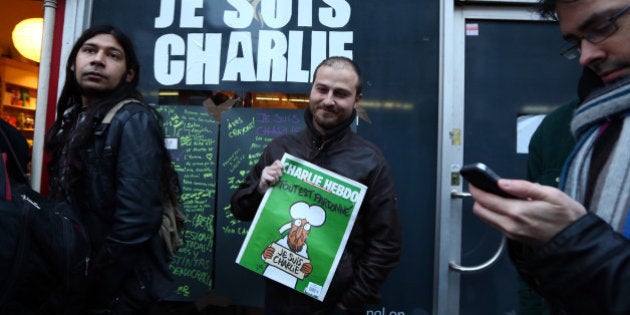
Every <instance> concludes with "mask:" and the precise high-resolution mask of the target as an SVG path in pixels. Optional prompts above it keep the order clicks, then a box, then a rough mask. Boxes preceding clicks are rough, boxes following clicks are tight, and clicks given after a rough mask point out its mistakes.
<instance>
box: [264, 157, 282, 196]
mask: <svg viewBox="0 0 630 315" xmlns="http://www.w3.org/2000/svg"><path fill="white" fill-rule="evenodd" d="M283 168H284V165H283V164H282V162H280V161H279V160H276V161H274V162H273V164H271V165H269V166H266V167H265V168H264V169H263V171H262V174H261V175H260V181H259V182H258V192H260V193H261V194H265V192H266V191H267V189H269V187H271V186H273V185H275V184H277V183H278V180H280V176H282V169H283Z"/></svg>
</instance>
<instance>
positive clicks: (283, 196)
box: [236, 153, 367, 301]
mask: <svg viewBox="0 0 630 315" xmlns="http://www.w3.org/2000/svg"><path fill="white" fill-rule="evenodd" d="M282 163H283V164H284V171H283V174H282V176H281V177H280V180H279V182H278V183H277V184H276V185H275V186H273V187H272V188H271V189H268V190H267V192H266V193H265V195H264V197H263V199H262V202H261V203H260V206H259V208H258V211H257V213H256V216H255V217H254V220H253V221H252V224H251V226H250V228H249V231H248V233H247V236H246V237H245V240H244V242H243V245H242V246H241V249H240V251H239V253H238V256H237V258H236V263H237V264H239V265H241V266H243V267H245V268H247V269H249V270H252V271H254V272H256V273H258V274H260V275H262V276H264V277H267V278H269V279H272V280H274V281H277V282H279V283H281V284H284V285H286V286H287V287H290V288H293V289H295V290H296V291H298V292H301V293H304V294H306V295H308V296H310V297H313V298H315V299H317V300H319V301H323V300H324V297H325V296H326V292H327V291H328V287H329V285H330V283H331V281H332V278H333V275H334V274H335V270H336V268H337V264H338V263H339V260H340V259H341V255H342V253H343V250H344V248H345V245H346V242H347V240H348V237H349V235H350V232H351V231H352V226H353V225H354V222H355V219H356V216H357V214H358V211H359V208H360V207H361V203H362V201H363V198H364V196H365V192H366V190H367V187H366V186H365V185H363V184H361V183H358V182H356V181H354V180H351V179H348V178H346V177H344V176H341V175H339V174H336V173H334V172H331V171H329V170H326V169H323V168H321V167H318V166H316V165H314V164H311V163H309V162H307V161H304V160H301V159H299V158H297V157H294V156H292V155H290V154H287V153H285V154H284V156H283V157H282Z"/></svg>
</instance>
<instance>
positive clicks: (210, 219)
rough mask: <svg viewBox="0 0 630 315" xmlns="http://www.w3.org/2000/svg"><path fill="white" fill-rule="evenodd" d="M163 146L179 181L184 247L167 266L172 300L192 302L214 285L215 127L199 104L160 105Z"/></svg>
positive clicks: (216, 142)
mask: <svg viewBox="0 0 630 315" xmlns="http://www.w3.org/2000/svg"><path fill="white" fill-rule="evenodd" d="M158 110H159V112H160V113H161V114H162V116H163V119H164V124H163V126H164V133H165V138H166V143H167V148H168V149H169V153H170V154H171V157H172V160H173V163H174V166H175V170H176V171H177V172H178V174H179V178H180V182H181V185H182V203H183V209H184V214H185V215H186V229H185V230H184V232H183V239H184V245H183V247H182V248H180V249H179V251H178V252H177V253H176V254H175V257H174V258H173V260H172V261H171V264H170V269H171V271H172V272H173V274H174V275H175V278H176V282H177V284H178V287H177V289H176V290H175V291H174V292H173V293H172V297H171V298H173V299H181V298H183V299H185V300H194V299H197V298H199V297H201V296H203V295H204V294H207V293H208V292H209V291H210V290H211V288H212V262H213V250H214V236H215V231H214V220H215V212H214V204H215V199H216V195H217V189H216V185H217V184H216V178H217V176H216V165H217V164H216V158H217V156H218V154H217V153H216V150H217V144H218V127H217V124H216V122H215V121H214V119H213V118H212V117H211V116H210V115H208V113H207V112H206V110H205V108H204V107H201V106H160V107H158Z"/></svg>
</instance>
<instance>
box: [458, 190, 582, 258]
mask: <svg viewBox="0 0 630 315" xmlns="http://www.w3.org/2000/svg"><path fill="white" fill-rule="evenodd" d="M499 187H500V188H501V189H503V190H505V191H506V192H507V193H510V194H512V195H514V196H517V197H520V198H522V199H506V198H501V197H499V196H496V195H493V194H490V193H487V192H484V191H482V190H480V189H478V188H476V187H475V186H473V185H469V189H470V193H471V194H472V196H473V198H475V205H474V206H473V212H474V213H475V215H477V216H478V217H479V218H480V219H481V220H483V221H485V222H486V223H488V224H489V225H491V226H493V227H495V228H496V229H498V230H499V231H501V233H503V234H504V235H505V236H506V237H508V238H510V239H512V240H516V241H519V242H523V243H525V244H528V245H534V246H539V245H542V244H544V243H546V242H547V241H549V240H550V239H551V238H552V237H553V236H555V235H556V234H557V233H558V232H560V231H561V230H562V229H564V228H565V227H567V226H568V225H569V224H571V223H572V222H574V221H575V220H577V219H578V218H580V217H581V216H583V215H585V214H586V209H584V206H582V205H581V204H579V203H578V202H576V201H575V200H573V199H571V198H570V197H569V196H567V195H566V194H565V193H563V192H562V191H560V190H558V189H556V188H553V187H551V186H542V185H539V184H534V183H531V182H528V181H524V180H508V179H501V180H499Z"/></svg>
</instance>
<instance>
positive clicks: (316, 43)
mask: <svg viewBox="0 0 630 315" xmlns="http://www.w3.org/2000/svg"><path fill="white" fill-rule="evenodd" d="M479 2H486V6H476V5H474V4H472V5H471V4H469V3H470V2H469V1H455V2H450V1H433V2H431V1H417V0H400V1H394V2H391V1H376V0H367V1H348V0H322V1H311V0H299V1H293V0H256V1H249V0H220V1H217V0H180V1H176V0H161V1H155V0H146V1H128V0H127V1H125V0H93V1H79V0H59V1H44V3H45V4H50V5H49V6H48V9H49V11H48V12H49V14H50V15H45V20H47V21H48V22H49V23H50V24H49V26H48V27H46V26H45V27H44V31H45V37H46V36H51V37H52V36H54V40H52V41H51V42H49V43H48V45H49V46H48V47H50V48H49V51H48V54H44V55H43V56H42V57H43V61H42V63H41V64H40V67H41V66H42V65H50V67H47V69H48V72H47V73H46V74H45V76H44V77H42V76H41V75H40V79H39V83H40V87H41V86H42V83H44V84H45V85H46V88H47V89H48V91H47V93H46V94H45V95H44V96H45V98H46V99H47V100H48V104H54V103H55V100H56V97H57V95H58V90H59V85H61V83H62V82H63V80H64V78H63V73H64V70H63V69H64V67H65V59H66V56H67V54H68V52H69V50H70V48H71V47H72V44H73V43H74V40H75V39H76V38H77V37H78V35H79V34H80V33H81V31H82V30H83V29H85V28H86V27H88V26H89V25H96V24H112V25H115V26H117V27H119V28H121V29H122V30H123V31H124V32H126V33H127V34H128V35H129V36H130V37H131V38H132V39H133V41H134V43H135V45H136V50H137V52H138V55H139V57H140V60H141V61H142V65H141V72H140V87H141V90H142V92H143V94H144V96H145V97H146V100H147V102H148V103H150V104H152V105H154V106H156V107H158V109H159V110H160V111H161V112H162V113H163V115H165V117H166V118H167V126H166V128H167V137H169V138H170V139H172V140H173V142H172V143H180V144H181V143H182V141H181V139H182V138H181V137H183V136H186V137H189V139H193V141H191V142H190V143H191V144H190V146H191V147H189V148H196V149H197V150H192V149H191V150H187V148H186V147H185V146H183V145H179V146H177V145H176V146H175V147H173V153H174V154H180V155H178V157H179V158H181V159H179V161H182V163H184V164H182V166H180V167H181V168H180V170H181V171H182V173H183V174H184V176H188V177H186V182H187V183H197V184H199V183H202V184H201V185H190V187H189V189H190V190H189V191H188V192H187V193H188V197H190V199H189V201H190V203H189V207H190V208H189V209H187V210H189V212H190V214H191V215H190V217H189V218H190V220H191V222H192V223H193V225H192V226H193V228H192V229H191V230H190V231H189V232H188V233H189V234H188V237H189V239H190V240H191V241H190V242H189V243H188V245H187V246H188V248H187V247H184V249H183V250H182V251H181V252H180V254H179V257H177V258H176V259H175V261H174V263H173V266H172V269H173V271H174V272H175V274H176V275H177V277H178V289H177V290H175V291H174V292H173V294H172V296H171V299H172V300H174V301H205V302H203V303H214V302H212V301H222V303H227V304H233V305H241V306H247V307H253V308H257V307H260V306H261V305H262V290H263V289H262V280H261V279H260V277H258V276H256V275H254V274H253V273H251V272H250V271H248V270H245V269H243V268H242V267H240V266H237V265H235V264H234V260H235V258H236V253H237V251H238V249H239V246H240V244H241V243H242V240H243V237H244V234H245V233H246V231H247V224H246V223H243V222H236V221H234V220H233V219H232V218H231V216H230V213H229V202H228V200H229V197H230V195H231V192H232V191H233V190H234V188H235V186H234V185H235V183H238V181H239V180H241V179H242V178H243V177H244V176H245V173H244V172H245V171H246V170H248V169H249V167H251V165H252V163H254V162H255V160H256V157H257V154H259V151H260V149H261V148H262V147H264V144H265V143H266V141H269V139H271V138H272V137H273V136H275V135H278V134H281V133H284V132H292V131H295V130H298V129H299V128H301V123H302V122H301V117H302V116H301V113H302V108H304V106H306V104H307V102H308V92H309V90H310V86H309V82H310V80H311V78H312V75H313V70H314V67H315V66H316V65H317V64H318V63H319V61H320V60H322V59H324V58H326V57H327V56H333V55H341V56H347V57H350V58H352V59H354V60H355V61H356V62H357V63H358V64H359V65H360V66H361V68H362V71H363V79H364V92H363V94H364V97H363V99H362V101H361V103H360V107H361V111H360V119H359V120H358V121H357V124H356V125H355V126H354V127H353V128H355V130H356V132H357V133H358V134H360V135H361V136H363V137H365V138H367V139H369V140H370V141H372V142H374V143H375V144H376V145H377V146H378V147H380V148H381V150H382V151H383V153H384V155H385V156H386V158H387V159H388V161H389V163H390V165H391V167H392V171H393V176H394V179H395V181H396V188H397V192H398V195H399V207H400V213H401V219H402V222H403V231H402V232H403V237H404V239H403V256H402V260H401V262H400V265H399V266H398V267H397V268H396V269H395V270H394V272H393V273H392V274H391V275H390V277H389V278H388V280H387V281H386V283H385V285H384V286H383V288H382V294H383V301H382V303H381V304H379V305H373V306H370V310H369V311H368V314H457V313H458V312H459V313H462V314H485V313H507V312H510V311H514V310H516V308H517V306H516V305H517V302H518V301H517V294H516V290H517V287H516V274H515V272H514V270H513V268H511V266H510V263H509V261H508V259H507V257H505V255H503V256H500V258H499V262H498V263H497V264H496V266H497V267H496V268H495V269H493V270H494V271H493V270H490V271H480V272H478V273H476V274H474V275H471V276H469V275H467V274H461V273H460V272H459V271H457V270H455V269H456V268H451V267H449V263H451V262H456V264H457V263H462V260H463V259H462V257H464V258H466V257H469V255H470V254H471V253H474V255H473V256H474V259H476V257H477V255H481V256H484V255H486V254H485V250H486V249H488V250H489V251H493V250H495V249H496V246H498V243H499V241H498V240H499V239H500V237H499V236H498V235H496V234H493V233H494V232H495V231H493V230H491V229H489V228H487V229H486V230H483V228H480V229H481V231H482V232H476V231H477V230H474V231H475V232H474V233H476V234H477V235H476V236H475V237H478V236H479V235H481V236H482V237H483V238H484V240H481V241H478V242H475V241H471V243H468V240H466V239H465V238H466V237H467V234H464V235H462V227H461V224H462V221H464V222H463V224H464V225H466V224H469V222H473V224H478V223H474V220H475V219H474V218H471V217H469V215H468V214H467V213H466V212H470V211H469V210H470V209H465V210H464V209H462V202H461V200H460V199H458V198H457V196H455V197H453V196H452V195H451V192H452V191H453V190H455V191H456V192H459V191H462V187H465V186H463V182H462V181H461V180H460V178H459V177H458V175H457V170H458V169H459V167H460V166H461V165H462V164H463V163H464V161H467V159H470V158H467V157H465V156H464V150H465V149H464V141H463V139H464V136H466V137H470V139H473V137H474V136H477V134H474V133H472V134H471V133H470V132H468V133H467V132H466V131H465V130H464V128H463V124H464V120H465V118H464V112H465V111H464V105H465V104H468V103H466V99H472V98H477V99H480V100H481V99H483V97H482V96H487V95H494V94H495V93H496V94H500V93H499V92H502V91H501V89H493V88H492V87H488V86H486V85H484V83H485V82H494V81H491V80H490V79H491V78H500V80H499V82H498V83H496V84H500V83H506V84H510V86H514V85H515V84H516V85H518V84H522V83H514V82H519V81H518V80H519V78H518V77H517V76H515V75H510V74H507V71H508V70H507V69H505V68H502V67H501V65H502V64H501V63H499V65H496V64H491V63H487V64H484V62H486V61H487V62H490V61H497V60H499V61H503V60H506V61H508V64H510V62H512V61H511V60H512V59H509V58H512V57H513V56H514V53H513V52H508V53H509V54H510V55H507V53H506V55H505V56H499V57H497V56H495V55H493V54H491V52H492V51H497V49H496V47H495V46H498V47H508V46H509V47H513V46H510V45H506V44H504V43H503V42H500V41H501V40H505V37H502V36H503V35H510V36H512V37H516V38H529V37H528V36H524V34H528V33H523V34H518V36H516V35H515V34H507V33H506V31H501V30H502V29H508V28H505V26H506V25H512V26H510V28H509V29H512V27H517V28H518V27H523V25H522V24H526V25H528V26H529V25H535V27H540V28H542V31H543V33H545V34H547V33H549V34H550V35H549V37H550V38H554V36H556V33H551V32H552V31H556V32H557V29H556V26H555V25H553V24H551V23H547V22H541V21H539V20H538V18H536V17H534V16H533V15H532V14H531V12H530V14H529V15H527V13H525V12H528V11H529V10H531V4H532V3H533V2H534V1H477V3H479ZM51 3H54V5H51ZM488 3H491V4H492V5H494V6H496V8H498V9H496V8H495V7H488V6H487V4H488ZM46 17H48V19H46ZM503 21H508V22H506V23H507V24H503ZM513 23H516V24H513ZM465 29H466V30H471V32H470V33H468V32H464V30H465ZM473 29H476V30H477V35H474V34H475V33H474V32H473ZM46 34H47V35H46ZM486 35H488V36H486ZM490 35H493V36H490ZM494 35H496V37H494ZM496 38H498V39H499V42H497V41H496V40H495V39H496ZM475 40H490V42H478V41H475ZM526 44H528V45H526V46H527V47H530V46H531V47H532V49H538V51H541V50H544V51H547V50H549V47H544V46H541V45H538V44H537V43H534V42H531V43H530V42H528V43H526ZM529 44H531V45H529ZM45 47H46V46H45ZM475 52H481V53H480V54H478V55H474V58H473V59H466V58H467V57H466V56H467V54H469V53H475ZM556 55H557V53H556V52H555V51H554V52H545V53H544V54H541V55H536V56H537V57H536V58H534V59H535V60H536V61H537V62H542V63H549V61H548V60H547V58H548V59H550V60H555V56H556ZM517 57H518V56H517ZM519 60H520V59H519ZM475 61H477V62H480V63H477V64H476V63H475ZM519 62H520V61H519ZM475 65H476V66H477V67H476V68H475ZM469 67H472V68H469ZM524 67H527V66H524ZM560 67H564V68H563V71H564V70H566V71H564V72H562V71H560V73H565V74H566V75H565V77H568V78H571V77H572V76H573V73H574V72H575V67H573V68H571V66H569V65H567V64H562V65H561V66H560ZM521 68H522V67H520V68H519V70H522V69H521ZM530 68H531V67H530ZM534 70H536V69H535V68H531V69H529V70H528V71H534ZM571 71H573V72H571ZM569 72H571V73H569ZM474 73H477V74H479V73H481V78H482V79H481V80H477V81H475V77H473V78H468V77H465V74H466V75H467V74H474ZM541 75H542V74H541ZM473 81H475V82H478V83H479V84H480V85H481V87H479V86H472V85H468V84H469V82H473ZM565 83H566V84H565V85H566V86H562V89H561V90H560V92H559V93H556V92H557V91H558V90H550V91H549V92H548V93H547V92H545V93H547V94H553V95H554V97H553V98H543V99H531V98H527V97H529V96H531V95H533V93H528V92H527V93H525V97H524V99H523V100H520V99H519V98H518V97H514V99H515V101H514V104H512V105H510V106H512V107H514V108H516V109H515V112H514V113H513V112H511V111H510V112H506V113H505V115H507V116H506V117H508V119H506V120H505V121H506V122H507V124H508V128H514V129H516V118H517V116H518V115H523V114H531V113H532V110H531V108H530V107H527V106H526V105H528V104H531V103H532V102H537V103H536V104H537V105H540V106H542V110H540V112H548V111H549V110H551V109H552V108H553V107H554V106H557V105H559V104H560V103H561V101H562V100H565V99H570V98H571V97H572V93H573V89H572V84H573V82H572V81H570V80H566V82H565ZM527 84H530V83H527ZM531 84H532V86H533V85H535V84H540V82H532V83H531ZM464 86H466V88H464ZM482 88H484V89H482ZM485 88H489V90H488V89H485ZM544 88H545V87H540V88H538V87H536V89H538V90H539V91H541V90H544ZM464 91H465V92H466V93H469V92H474V91H479V92H483V93H482V94H481V95H477V94H474V93H473V94H464ZM505 93H507V94H508V95H506V99H507V100H508V102H509V101H510V100H511V98H512V97H513V96H516V95H517V94H515V93H517V92H511V91H508V90H507V89H505ZM543 94H544V93H543ZM40 98H41V97H38V102H37V104H38V108H37V117H36V119H35V133H34V134H35V136H34V137H35V143H34V162H33V164H34V170H36V171H35V173H36V174H35V175H36V176H35V179H34V181H33V182H34V184H35V185H36V186H39V185H41V183H42V182H45V178H43V180H42V177H40V176H39V175H42V174H43V172H42V171H41V170H42V165H43V161H44V156H43V154H42V153H41V151H38V150H41V142H38V140H37V139H38V132H41V133H39V136H40V137H42V138H39V139H43V130H45V129H46V125H49V124H50V123H51V122H52V119H53V118H54V109H53V108H52V106H50V105H49V106H48V107H47V108H46V106H45V105H44V106H43V108H40V106H42V104H44V103H45V102H43V101H41V100H40ZM501 102H504V101H503V100H502V101H501ZM482 103H487V104H489V105H491V106H493V107H492V108H493V109H492V111H493V113H492V114H490V113H488V112H487V111H488V109H484V111H485V112H484V113H485V114H484V115H481V116H482V118H483V119H482V120H481V122H480V121H476V122H475V123H476V124H486V125H488V126H493V125H494V120H493V119H491V117H492V116H494V115H499V113H500V112H501V106H502V105H503V104H497V100H494V99H490V100H487V102H486V101H485V100H482ZM466 106H468V105H466ZM512 107H510V108H512ZM467 108H468V109H469V110H468V111H466V113H472V112H474V109H471V108H470V107H467ZM506 108H507V106H506ZM495 109H496V111H497V112H496V113H495V112H494V111H495ZM539 109H540V107H539ZM261 116H267V117H274V118H275V120H271V121H269V120H267V121H263V120H262V119H260V118H259V117H261ZM40 117H41V119H40ZM497 117H498V116H497ZM243 121H245V122H252V123H253V124H254V125H255V126H256V128H260V129H257V130H259V131H260V132H262V133H263V136H260V134H259V135H258V136H243V137H231V136H230V135H232V134H233V133H230V132H231V131H233V130H232V129H231V128H232V127H234V126H238V123H239V122H243ZM168 122H170V124H169V123H168ZM175 122H177V123H178V124H176V123H175ZM178 126H179V127H178ZM181 126H194V127H190V128H186V127H181ZM497 128H499V129H498V130H495V131H490V132H488V134H485V137H486V138H488V139H490V138H493V137H494V136H498V135H500V134H501V133H502V132H501V131H503V130H505V128H506V127H505V126H503V125H501V126H497ZM470 130H473V131H474V130H476V129H470ZM515 132H516V131H515ZM506 134H507V135H508V136H509V139H508V142H509V144H508V145H507V146H505V145H504V147H509V152H508V153H506V154H505V156H506V158H505V160H506V161H508V160H509V161H512V160H511V159H512V158H514V159H516V161H517V162H515V163H512V164H513V165H510V166H509V168H508V167H506V169H502V171H503V172H502V173H503V174H506V175H508V176H522V174H523V172H524V169H525V165H523V164H519V163H521V162H522V159H523V157H524V155H523V154H522V153H518V152H517V151H516V150H512V147H511V145H512V142H514V143H515V142H516V136H512V134H511V133H509V132H508V133H506ZM169 135H170V136H169ZM202 140H203V141H202ZM470 143H473V142H472V141H471V142H470ZM501 145H502V144H501ZM493 148H494V147H493ZM493 150H495V149H493ZM191 152H203V157H202V160H203V161H205V162H206V163H204V164H203V166H199V167H198V168H195V167H193V166H190V165H192V163H191V164H188V166H190V167H187V166H186V165H187V164H185V163H186V162H185V161H186V158H187V157H191V156H193V155H194V154H193V153H191ZM501 156H502V155H501ZM198 157H199V156H198ZM474 158H477V159H479V158H481V157H479V156H474ZM519 159H520V160H519ZM234 161H238V162H234ZM43 175H44V177H45V174H43ZM204 192H205V193H204ZM467 207H470V205H467ZM475 229H476V227H475ZM486 236H487V239H485V238H486ZM462 238H464V242H462ZM487 240H489V241H488V242H486V241H487ZM462 243H464V245H465V246H469V248H465V247H464V248H462V247H461V246H462ZM479 248H482V249H483V250H484V251H483V252H482V253H481V254H480V253H479V252H478V251H479ZM464 263H465V262H464ZM473 263H476V262H475V261H473ZM462 281H463V282H462ZM471 281H472V282H471ZM460 283H463V285H460ZM243 288H247V289H243ZM480 301H483V302H480ZM203 303H202V304H203Z"/></svg>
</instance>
